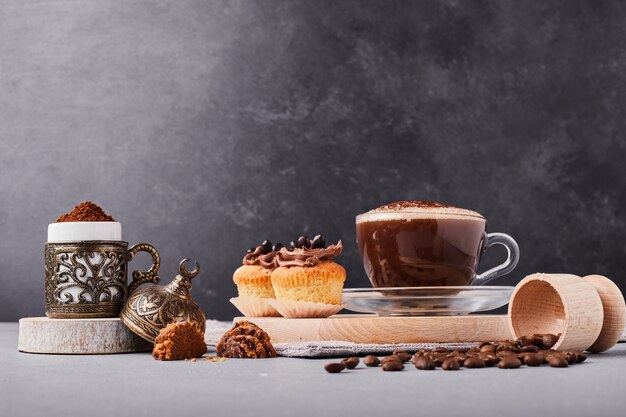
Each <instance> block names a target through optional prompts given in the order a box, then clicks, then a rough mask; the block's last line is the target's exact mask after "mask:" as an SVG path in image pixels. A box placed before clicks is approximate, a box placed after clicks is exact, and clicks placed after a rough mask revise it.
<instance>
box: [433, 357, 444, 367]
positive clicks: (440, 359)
mask: <svg viewBox="0 0 626 417" xmlns="http://www.w3.org/2000/svg"><path fill="white" fill-rule="evenodd" d="M445 360H446V358H445V357H443V356H438V357H436V358H433V362H434V363H435V366H436V367H441V366H442V365H443V363H444V362H445Z"/></svg>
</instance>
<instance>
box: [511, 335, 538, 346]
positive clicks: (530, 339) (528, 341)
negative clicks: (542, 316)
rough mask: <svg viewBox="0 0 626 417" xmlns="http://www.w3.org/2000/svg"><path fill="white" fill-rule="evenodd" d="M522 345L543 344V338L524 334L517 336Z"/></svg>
mask: <svg viewBox="0 0 626 417" xmlns="http://www.w3.org/2000/svg"><path fill="white" fill-rule="evenodd" d="M517 344H518V345H519V346H520V347H526V346H536V345H541V338H540V337H537V336H522V337H518V338H517Z"/></svg>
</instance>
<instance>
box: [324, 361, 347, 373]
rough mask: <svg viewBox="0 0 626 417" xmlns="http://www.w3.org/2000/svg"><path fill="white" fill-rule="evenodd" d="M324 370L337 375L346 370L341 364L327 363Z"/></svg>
mask: <svg viewBox="0 0 626 417" xmlns="http://www.w3.org/2000/svg"><path fill="white" fill-rule="evenodd" d="M324 369H326V372H328V373H330V374H337V373H339V372H341V371H343V370H344V369H346V364H345V363H341V362H334V363H328V364H326V365H324Z"/></svg>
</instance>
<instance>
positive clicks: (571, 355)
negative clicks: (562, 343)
mask: <svg viewBox="0 0 626 417" xmlns="http://www.w3.org/2000/svg"><path fill="white" fill-rule="evenodd" d="M565 360H566V361H567V363H568V364H570V365H573V364H575V363H576V361H577V360H578V354H577V353H576V352H565Z"/></svg>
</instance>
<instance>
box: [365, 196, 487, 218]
mask: <svg viewBox="0 0 626 417" xmlns="http://www.w3.org/2000/svg"><path fill="white" fill-rule="evenodd" d="M459 218H463V219H467V220H476V221H482V222H484V221H485V218H484V217H483V216H482V215H481V214H480V213H478V212H475V211H472V210H468V209H463V208H459V207H453V206H448V205H445V204H441V203H436V202H432V201H422V200H415V201H398V202H395V203H391V204H385V205H383V206H380V207H378V208H375V209H373V210H370V211H368V212H366V213H363V214H360V215H358V216H357V218H356V222H357V223H365V222H372V221H381V220H412V219H459Z"/></svg>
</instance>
